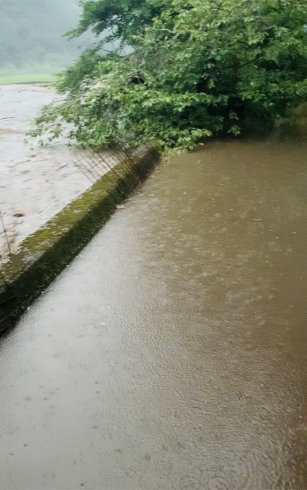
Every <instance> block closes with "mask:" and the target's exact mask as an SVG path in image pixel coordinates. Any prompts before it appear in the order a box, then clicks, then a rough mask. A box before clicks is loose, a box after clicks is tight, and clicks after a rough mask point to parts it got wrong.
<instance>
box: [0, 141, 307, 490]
mask: <svg viewBox="0 0 307 490" xmlns="http://www.w3.org/2000/svg"><path fill="white" fill-rule="evenodd" d="M306 152H307V143H306V142H299V141H296V142H290V141H289V142H284V143H280V142H268V143H257V142H229V143H211V144H209V145H207V146H206V147H205V148H204V150H202V151H199V152H195V153H192V154H189V155H184V156H181V157H177V158H174V159H172V160H170V161H169V162H165V163H164V164H161V165H160V167H159V168H158V169H157V171H156V172H155V173H154V175H153V176H152V177H151V178H150V179H149V180H148V181H147V182H146V184H145V185H144V187H143V188H142V189H140V190H139V192H138V193H137V194H136V195H134V196H133V197H132V198H130V199H129V200H128V202H127V204H126V205H125V207H124V209H120V210H118V211H117V213H116V214H115V215H114V216H113V218H112V219H111V221H110V222H109V223H108V224H107V225H106V226H105V227H104V228H103V229H102V230H101V232H100V233H99V234H98V235H97V236H96V237H95V239H94V240H93V241H92V242H91V243H90V244H89V245H88V246H87V247H86V249H85V250H84V251H83V252H82V254H81V255H80V256H79V257H77V258H76V259H75V261H74V262H73V263H72V265H71V266H69V267H68V268H67V269H66V271H65V272H64V273H63V274H62V275H61V276H60V277H59V278H58V280H57V281H55V282H54V283H53V285H52V286H51V287H50V288H49V289H48V291H47V292H46V294H45V295H44V296H43V297H42V298H41V299H40V300H39V301H37V302H36V303H35V304H34V305H33V306H32V307H31V309H30V311H29V312H28V313H27V314H26V315H25V316H24V317H23V318H22V320H21V321H20V323H19V324H18V325H17V327H16V329H15V330H13V331H12V332H11V333H10V334H9V335H7V336H6V337H4V338H3V339H2V341H1V347H0V370H1V377H0V424H1V431H0V433H1V438H0V457H1V461H2V469H1V473H0V487H1V488H7V489H24V488H27V489H34V488H35V489H43V488H52V489H58V488H67V489H76V488H89V489H93V488H103V489H138V488H144V489H148V490H152V489H161V488H163V489H171V488H172V489H176V490H177V489H180V490H189V489H210V490H214V489H219V490H221V489H242V490H243V489H244V490H245V489H253V490H254V489H261V490H262V489H265V488H287V489H295V490H297V489H304V488H306V487H307V465H306V461H307V397H306V383H307V330H306V294H307V274H306V270H307V249H306V242H307V220H306V218H307V206H306V204H307V162H306Z"/></svg>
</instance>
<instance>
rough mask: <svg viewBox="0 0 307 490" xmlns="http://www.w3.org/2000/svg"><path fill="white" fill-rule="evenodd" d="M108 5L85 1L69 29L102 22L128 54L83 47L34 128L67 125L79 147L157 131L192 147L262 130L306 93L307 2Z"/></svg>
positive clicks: (137, 0)
mask: <svg viewBox="0 0 307 490" xmlns="http://www.w3.org/2000/svg"><path fill="white" fill-rule="evenodd" d="M113 4H114V2H110V1H109V0H98V1H95V2H93V1H85V2H83V9H84V10H83V16H82V18H81V21H80V23H79V26H78V27H77V29H76V30H75V31H74V33H73V34H74V35H78V34H80V33H82V32H84V31H85V30H86V29H90V28H91V29H94V30H95V32H96V33H97V34H98V33H100V32H102V31H103V30H104V29H105V28H109V29H112V30H113V36H115V37H117V38H118V39H120V40H121V41H122V43H125V42H126V43H128V44H129V45H130V46H133V53H132V54H130V55H126V56H119V55H115V54H114V55H112V56H108V57H106V58H103V57H102V56H100V55H99V51H98V48H97V49H96V50H94V51H92V52H91V51H88V52H87V53H85V54H84V57H83V58H82V57H81V58H80V60H79V61H78V62H77V63H76V64H75V65H74V66H73V67H71V68H70V69H68V70H67V71H66V73H64V75H62V77H61V81H60V84H59V85H58V86H59V89H60V91H61V92H62V93H64V92H66V98H65V100H64V101H63V102H62V103H61V104H59V105H56V106H50V107H46V108H44V110H43V112H42V113H41V115H40V117H39V118H38V119H37V124H36V128H35V129H34V130H33V132H32V134H33V135H34V136H41V135H43V134H44V133H46V132H47V134H48V137H49V138H53V137H56V136H58V135H59V134H60V133H61V131H62V128H64V129H65V128H66V127H67V124H68V127H69V128H71V129H70V130H69V137H70V138H71V139H72V140H76V141H77V142H78V143H79V144H81V145H84V146H92V147H94V148H100V147H102V146H105V145H109V146H110V145H112V144H113V143H114V141H116V140H118V139H120V140H121V141H133V142H134V143H135V144H138V143H141V142H144V141H148V140H151V139H155V140H158V141H159V142H160V144H161V145H162V146H163V147H165V148H176V149H180V150H181V149H188V150H191V149H193V148H194V146H195V145H196V144H197V143H199V142H200V141H203V140H204V139H205V138H208V137H210V136H221V135H233V136H237V135H239V134H241V133H242V132H243V133H244V132H248V131H250V130H255V129H257V128H258V129H259V131H258V132H261V131H263V130H265V131H267V130H268V129H269V128H270V127H272V125H273V123H274V121H275V120H276V118H278V117H283V116H284V114H285V111H286V108H287V107H295V106H297V105H298V104H299V103H300V102H302V101H305V100H307V33H306V24H307V3H306V1H305V0H168V1H166V0H164V1H162V0H146V1H145V0H120V1H119V2H117V3H116V7H115V6H114V5H113ZM59 123H60V124H61V126H59Z"/></svg>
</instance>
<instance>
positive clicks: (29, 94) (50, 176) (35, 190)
mask: <svg viewBox="0 0 307 490" xmlns="http://www.w3.org/2000/svg"><path fill="white" fill-rule="evenodd" d="M57 100H58V96H56V94H55V91H54V89H53V88H52V87H50V86H41V85H39V84H37V85H1V86H0V211H1V213H2V216H3V221H4V226H5V229H6V231H7V238H8V241H9V245H10V248H11V250H12V251H16V249H17V248H18V246H19V245H20V243H21V242H22V241H23V240H24V239H25V238H26V237H27V236H29V235H31V234H33V233H34V232H36V231H37V230H38V229H39V228H40V227H41V226H43V225H44V224H45V223H46V222H47V221H48V220H50V219H51V218H53V217H54V215H55V214H57V213H58V212H59V211H61V210H62V209H63V208H64V207H65V206H66V205H67V204H69V203H70V202H71V201H73V200H74V199H76V198H77V197H78V196H79V195H80V194H81V193H82V192H85V191H86V190H87V189H88V188H89V187H90V186H91V185H92V182H91V180H89V179H88V178H87V177H86V176H85V175H84V174H83V173H82V172H81V171H80V170H79V169H78V168H77V166H76V165H75V163H74V162H75V161H76V160H83V161H85V158H86V156H87V155H88V152H87V151H85V150H80V149H77V148H75V147H70V148H68V147H67V146H66V145H65V139H64V138H62V139H61V140H59V141H56V142H53V143H49V144H48V146H44V147H40V145H39V144H38V143H39V142H38V141H37V139H31V138H30V139H29V141H28V143H27V144H26V143H25V135H26V132H27V131H28V130H29V129H30V127H31V121H32V120H34V118H35V117H36V116H37V115H38V113H39V110H40V109H41V108H42V106H43V105H46V104H51V103H54V102H56V101H57ZM44 139H45V143H47V137H45V138H44ZM103 155H104V159H105V158H106V157H107V154H106V153H104V154H103ZM90 156H91V157H92V161H93V155H91V154H90ZM98 161H99V160H98ZM115 162H116V160H115V159H114V156H111V155H110V156H108V165H109V166H110V165H114V163H115ZM96 170H97V168H96ZM99 170H100V172H99V173H100V174H101V175H102V173H103V171H104V170H103V167H102V165H100V167H99ZM8 252H9V250H8V247H7V240H6V237H5V236H4V234H2V224H1V223H0V258H1V256H3V257H4V256H5V255H7V254H8ZM3 257H2V258H3Z"/></svg>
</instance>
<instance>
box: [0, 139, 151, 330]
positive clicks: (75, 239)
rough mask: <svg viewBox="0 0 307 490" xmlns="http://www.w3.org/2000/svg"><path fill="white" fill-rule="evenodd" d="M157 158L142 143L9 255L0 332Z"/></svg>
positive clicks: (0, 288) (0, 292) (2, 277)
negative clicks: (135, 152)
mask: <svg viewBox="0 0 307 490" xmlns="http://www.w3.org/2000/svg"><path fill="white" fill-rule="evenodd" d="M158 158H159V154H158V152H157V150H155V148H153V147H148V148H147V147H146V148H144V149H143V151H142V152H141V151H140V152H139V153H138V156H137V155H135V156H134V158H133V161H132V160H130V159H129V160H126V161H122V162H121V163H119V164H118V165H116V167H114V168H113V169H112V170H110V171H109V172H108V173H107V174H106V175H104V176H103V177H102V178H101V179H99V180H98V181H97V182H96V183H95V184H94V185H93V186H92V187H91V188H90V189H89V190H88V191H86V192H85V193H83V194H82V195H81V196H80V197H79V198H78V199H76V200H75V201H73V202H72V203H70V204H69V205H68V206H66V207H65V208H64V209H63V210H62V211H61V212H60V213H58V214H57V215H56V216H55V217H54V218H53V219H51V220H50V221H49V222H48V223H47V224H46V225H45V226H43V227H42V228H40V229H39V230H38V231H37V232H36V233H34V234H33V235H31V236H30V237H28V238H27V239H26V240H24V241H23V242H22V243H21V245H20V248H19V251H18V252H16V253H14V254H11V255H10V257H9V260H8V261H7V262H6V263H5V264H4V265H3V266H2V268H1V271H0V272H1V274H0V332H1V331H4V330H6V329H8V328H9V327H10V326H12V325H13V324H14V322H15V321H16V319H17V318H18V317H19V316H20V315H21V314H22V312H24V311H25V309H26V308H27V307H28V306H29V305H30V304H31V303H32V301H33V300H34V299H35V298H36V297H38V296H39V295H40V293H41V292H42V291H43V289H45V287H46V286H48V285H49V284H50V283H51V282H52V281H53V279H55V277H56V276H57V275H58V274H59V272H61V271H62V270H63V269H64V268H65V267H66V265H67V264H68V263H69V262H70V260H71V259H72V258H73V257H74V256H75V255H76V254H77V253H78V252H79V251H80V250H81V249H82V248H83V247H84V245H85V244H86V243H87V242H88V241H89V240H90V239H91V238H92V237H93V236H94V234H95V233H96V232H97V231H98V230H99V228H101V226H102V225H103V224H104V223H105V222H106V221H107V220H108V219H109V217H110V216H111V214H112V213H113V212H114V211H115V209H116V207H117V206H118V205H119V204H120V203H121V202H122V201H123V200H124V199H125V198H126V197H128V196H129V194H130V193H131V192H132V191H133V190H134V189H135V188H136V187H137V186H138V185H139V183H140V182H142V181H143V180H144V179H145V178H146V176H147V174H148V173H149V172H150V171H151V170H152V169H153V168H154V166H155V164H156V163H157V161H158Z"/></svg>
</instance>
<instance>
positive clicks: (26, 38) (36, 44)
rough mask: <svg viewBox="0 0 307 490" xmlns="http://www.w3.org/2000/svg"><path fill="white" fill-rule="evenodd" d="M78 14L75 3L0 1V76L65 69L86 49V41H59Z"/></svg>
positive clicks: (58, 0) (72, 0)
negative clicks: (82, 49)
mask: <svg viewBox="0 0 307 490" xmlns="http://www.w3.org/2000/svg"><path fill="white" fill-rule="evenodd" d="M80 10H81V9H80V7H79V6H78V3H77V0H0V71H1V73H2V74H3V73H8V74H10V73H13V72H16V71H20V70H23V71H24V70H33V69H36V70H37V69H39V70H40V71H46V72H54V71H58V70H59V68H61V67H64V66H66V65H67V64H68V63H69V62H71V61H72V60H73V59H74V58H76V57H77V56H78V53H79V52H80V48H84V47H85V46H86V39H79V40H73V41H68V40H67V38H63V37H62V35H63V34H64V33H65V32H66V31H67V30H69V29H71V28H72V27H74V26H75V24H76V23H77V21H78V18H79V15H80Z"/></svg>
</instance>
